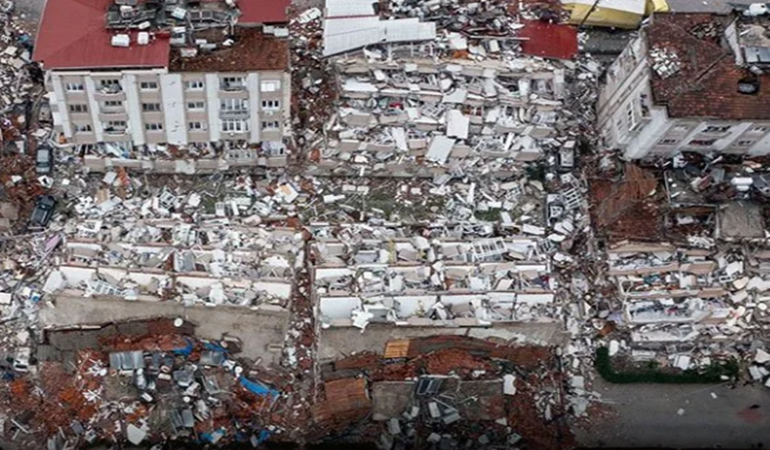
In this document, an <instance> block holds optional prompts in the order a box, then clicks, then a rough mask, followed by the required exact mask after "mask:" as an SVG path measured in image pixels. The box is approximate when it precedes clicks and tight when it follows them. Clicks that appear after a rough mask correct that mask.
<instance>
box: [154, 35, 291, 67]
mask: <svg viewBox="0 0 770 450" xmlns="http://www.w3.org/2000/svg"><path fill="white" fill-rule="evenodd" d="M288 67H289V43H288V41H286V40H285V39H276V38H273V37H271V36H266V35H264V34H262V32H261V31H260V30H257V29H250V28H238V29H236V31H235V43H234V44H233V45H232V46H230V47H227V48H220V49H218V50H217V51H215V52H212V53H200V54H198V56H194V57H191V58H183V57H182V56H181V54H180V53H179V52H177V51H174V52H173V53H172V55H171V61H170V62H169V70H170V71H172V72H248V71H253V70H284V69H286V68H288Z"/></svg>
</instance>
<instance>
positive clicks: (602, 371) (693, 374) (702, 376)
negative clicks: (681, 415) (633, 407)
mask: <svg viewBox="0 0 770 450" xmlns="http://www.w3.org/2000/svg"><path fill="white" fill-rule="evenodd" d="M596 370H597V371H598V372H599V375H601V376H602V378H604V379H605V380H607V381H609V382H610V383H618V384H629V383H666V384H714V383H722V382H724V381H725V380H724V379H723V378H722V377H723V376H727V377H730V378H732V377H736V376H737V375H738V371H739V367H738V363H737V362H736V361H735V359H730V360H728V361H722V362H713V363H712V364H711V365H709V366H708V367H705V368H703V369H690V370H684V371H682V372H677V373H671V372H663V371H661V369H660V368H658V367H657V365H655V364H649V365H648V366H647V367H644V368H638V369H634V370H628V371H625V372H616V371H615V369H614V368H613V367H612V361H611V358H610V351H609V349H608V348H607V347H600V348H598V349H597V350H596Z"/></svg>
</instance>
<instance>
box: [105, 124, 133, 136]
mask: <svg viewBox="0 0 770 450" xmlns="http://www.w3.org/2000/svg"><path fill="white" fill-rule="evenodd" d="M104 134H107V135H110V136H124V135H126V134H128V126H115V125H105V126H104Z"/></svg>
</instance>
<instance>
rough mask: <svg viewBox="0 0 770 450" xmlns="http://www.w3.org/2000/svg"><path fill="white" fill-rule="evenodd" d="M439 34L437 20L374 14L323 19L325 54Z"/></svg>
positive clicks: (429, 38) (411, 40) (417, 39)
mask: <svg viewBox="0 0 770 450" xmlns="http://www.w3.org/2000/svg"><path fill="white" fill-rule="evenodd" d="M435 38H436V24H435V23H433V22H420V19H417V18H409V19H398V20H380V19H379V18H378V17H376V16H372V17H352V18H351V17H348V18H333V19H326V20H325V21H324V56H329V55H335V54H337V53H344V52H348V51H351V50H355V49H358V48H361V47H365V46H367V45H374V44H379V43H389V42H418V41H425V40H433V39H435Z"/></svg>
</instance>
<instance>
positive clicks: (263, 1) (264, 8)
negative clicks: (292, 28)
mask: <svg viewBox="0 0 770 450" xmlns="http://www.w3.org/2000/svg"><path fill="white" fill-rule="evenodd" d="M290 4H291V0H239V1H238V8H240V10H241V16H240V17H239V18H238V23H282V22H288V20H289V19H288V17H287V15H286V10H287V9H288V7H289V5H290Z"/></svg>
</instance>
